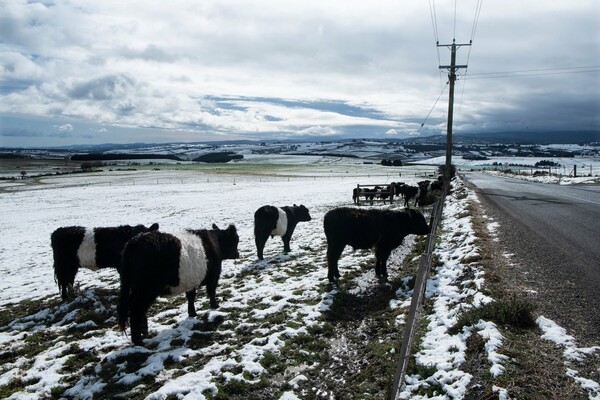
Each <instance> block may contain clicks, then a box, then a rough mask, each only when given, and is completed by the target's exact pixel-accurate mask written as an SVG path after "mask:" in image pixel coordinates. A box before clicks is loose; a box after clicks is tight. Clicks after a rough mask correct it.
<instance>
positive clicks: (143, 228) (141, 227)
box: [133, 223, 158, 236]
mask: <svg viewBox="0 0 600 400" xmlns="http://www.w3.org/2000/svg"><path fill="white" fill-rule="evenodd" d="M157 230H158V223H154V224H152V225H150V228H146V226H145V225H136V226H134V227H133V234H134V236H135V235H137V234H140V233H146V232H152V231H157Z"/></svg>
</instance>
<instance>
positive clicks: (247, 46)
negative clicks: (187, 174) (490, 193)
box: [0, 0, 600, 140]
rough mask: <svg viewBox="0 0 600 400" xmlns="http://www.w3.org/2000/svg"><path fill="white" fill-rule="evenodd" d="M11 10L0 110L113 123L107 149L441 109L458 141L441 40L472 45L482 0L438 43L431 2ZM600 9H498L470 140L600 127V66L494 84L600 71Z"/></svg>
mask: <svg viewBox="0 0 600 400" xmlns="http://www.w3.org/2000/svg"><path fill="white" fill-rule="evenodd" d="M0 2H1V4H2V9H3V12H2V14H0V34H1V35H2V38H3V41H2V44H1V46H0V112H2V113H5V114H10V115H24V116H29V117H30V118H31V119H32V120H33V119H35V118H38V119H39V118H46V119H47V121H48V125H47V128H50V129H45V130H40V131H47V132H49V131H51V130H52V129H51V128H52V127H53V126H54V125H56V124H57V122H56V121H57V120H68V121H76V122H77V126H78V127H79V126H82V125H80V124H91V125H93V124H98V125H101V126H102V127H107V128H110V129H109V131H108V132H97V133H99V134H100V133H101V134H102V136H97V138H98V140H110V139H111V138H113V137H112V136H110V135H113V134H114V135H117V133H116V132H117V129H116V128H127V129H129V128H131V129H133V130H135V129H138V130H139V131H140V132H141V131H142V130H143V129H147V128H156V129H161V130H164V132H165V134H168V135H171V136H169V138H171V137H172V138H176V137H178V135H179V137H182V138H183V137H185V138H187V137H189V136H188V135H190V134H197V135H204V136H206V135H211V134H215V135H219V138H220V139H222V136H227V135H232V137H233V136H234V135H240V134H243V135H245V136H246V137H249V138H252V137H264V136H265V135H276V134H283V133H284V134H286V135H297V136H298V137H299V136H303V135H305V136H309V135H313V134H314V133H313V132H315V131H318V130H322V131H323V132H324V133H323V135H331V134H335V135H340V136H347V137H355V135H359V134H360V135H365V136H380V137H388V136H390V135H394V133H393V132H395V135H397V136H398V137H403V136H408V135H412V134H414V133H415V130H416V129H418V127H419V126H420V124H421V123H422V122H423V121H424V120H425V119H426V117H427V116H428V115H429V118H428V119H427V122H426V124H425V126H424V127H423V128H422V129H421V134H423V135H424V134H427V133H429V132H438V131H443V130H444V124H445V121H446V119H447V116H446V111H447V107H446V104H447V93H448V92H447V88H444V90H445V91H443V90H442V88H443V87H444V85H445V82H446V80H447V77H446V73H445V72H440V71H439V68H438V66H439V64H447V63H448V62H449V59H450V52H449V50H448V49H447V48H445V47H441V48H438V47H436V45H435V40H436V39H438V40H440V41H441V42H442V43H445V42H450V41H451V39H452V37H456V39H457V41H458V42H461V43H464V42H468V40H470V39H471V35H472V31H473V22H474V15H475V7H476V5H477V1H475V0H468V1H464V2H461V4H460V5H457V8H456V10H455V8H454V6H452V5H450V4H447V3H444V2H441V3H439V4H436V21H435V22H436V32H437V37H436V36H435V35H434V30H433V29H432V28H433V25H432V20H431V15H430V9H429V6H428V4H425V3H421V2H410V3H404V4H399V3H398V2H397V1H392V0H382V1H381V2H378V4H377V7H373V6H372V4H369V3H364V2H358V1H350V2H348V1H344V2H342V1H332V2H322V1H317V0H306V1H302V2H292V3H290V2H286V3H279V2H272V1H267V0H257V1H255V2H246V1H238V0H232V1H228V2H220V1H216V0H206V1H203V2H201V3H198V2H196V1H192V0H189V1H188V0H182V1H180V2H178V3H177V7H167V6H165V5H164V4H163V3H160V2H158V3H156V2H146V1H142V2H141V3H140V2H136V3H135V4H133V3H123V2H117V1H111V0H108V1H102V2H79V3H78V4H77V5H76V6H75V5H74V4H73V3H70V2H56V3H54V2H51V1H44V2H18V1H8V0H0ZM599 7H600V6H599V5H598V4H597V2H594V1H593V0H572V1H569V2H566V1H564V2H551V4H548V2H544V1H542V0H532V2H527V4H523V2H520V1H518V0H507V1H505V2H502V4H500V3H498V4H496V3H494V2H492V3H485V4H483V6H482V13H481V16H480V20H479V24H478V25H477V30H476V36H475V37H474V38H473V39H474V41H473V45H472V46H471V47H466V46H465V47H461V48H460V49H459V50H458V53H457V58H458V60H457V62H458V63H467V62H468V64H469V70H468V73H467V71H464V70H461V71H460V80H459V81H458V82H457V87H456V92H455V113H456V115H455V131H457V132H460V131H461V130H489V129H498V130H503V129H515V130H517V129H523V127H525V126H536V127H537V128H538V129H551V130H558V129H561V130H562V129H567V130H569V129H578V130H584V129H600V121H599V118H600V117H599V115H600V113H599V112H598V110H599V101H598V98H599V96H598V93H600V87H599V84H600V81H599V78H598V74H599V73H600V68H596V69H595V70H594V69H592V70H588V71H586V72H585V73H582V70H578V72H579V73H570V74H558V75H548V76H544V75H532V76H529V77H517V78H515V77H511V78H495V79H491V77H490V76H486V75H483V74H485V73H488V72H493V71H500V72H503V71H508V70H509V69H511V70H529V71H535V70H538V69H551V70H552V71H551V72H561V71H563V72H564V71H565V70H560V68H567V67H571V66H575V67H577V66H585V65H587V66H590V65H592V66H593V65H597V62H596V59H595V58H594V56H595V54H597V52H595V51H594V50H597V49H599V48H600V35H599V34H598V33H599V28H598V25H597V21H596V18H595V15H597V12H598V11H600V9H599ZM455 11H456V12H455ZM455 15H456V20H454V16H455ZM66 21H68V23H67V22H66ZM507 27H510V29H507ZM565 32H568V33H569V34H568V35H566V34H565ZM523 38H526V39H523ZM548 43H552V51H551V52H549V51H548V50H547V49H548V47H547V45H548ZM566 71H567V72H577V70H573V69H571V70H568V69H567V70H566ZM477 74H479V75H477ZM471 77H472V78H473V79H471ZM441 92H443V93H442V95H440V93H441ZM438 96H440V99H439V102H438V103H437V105H436V106H435V107H433V105H434V103H435V100H436V99H437V98H438ZM432 107H433V108H432ZM430 112H431V114H429V113H430ZM63 132H65V131H63ZM90 132H91V131H90ZM127 132H131V131H127ZM333 132H335V133H333ZM128 134H129V133H128ZM114 138H115V139H118V140H127V137H126V136H115V137H114Z"/></svg>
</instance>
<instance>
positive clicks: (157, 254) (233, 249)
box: [117, 225, 240, 345]
mask: <svg viewBox="0 0 600 400" xmlns="http://www.w3.org/2000/svg"><path fill="white" fill-rule="evenodd" d="M239 240H240V239H239V236H238V234H237V230H236V228H235V226H234V225H230V226H229V227H228V228H227V229H224V230H221V229H219V228H218V227H217V226H216V225H213V229H212V230H206V229H202V230H192V229H188V230H186V231H183V232H179V233H175V234H169V233H164V232H149V233H144V234H142V235H138V236H136V237H134V238H133V239H131V240H130V241H129V242H128V243H127V245H126V246H125V249H124V250H123V264H122V266H121V292H120V296H119V305H118V310H117V311H118V315H119V327H120V329H121V330H125V326H126V324H127V319H128V318H129V324H130V326H131V340H132V341H133V343H134V344H136V345H142V336H145V335H147V334H148V317H147V315H146V313H147V312H148V309H149V308H150V306H151V305H152V303H153V302H154V300H156V298H157V297H158V296H169V295H176V294H182V293H185V295H186V297H187V300H188V315H189V316H190V317H193V316H195V315H196V307H195V306H194V300H195V298H196V289H197V288H198V287H199V286H201V285H206V291H207V293H208V297H209V299H210V307H211V308H218V307H219V305H218V303H217V299H216V289H217V285H218V282H219V277H220V275H221V264H222V261H223V260H225V259H235V258H239V252H238V243H239Z"/></svg>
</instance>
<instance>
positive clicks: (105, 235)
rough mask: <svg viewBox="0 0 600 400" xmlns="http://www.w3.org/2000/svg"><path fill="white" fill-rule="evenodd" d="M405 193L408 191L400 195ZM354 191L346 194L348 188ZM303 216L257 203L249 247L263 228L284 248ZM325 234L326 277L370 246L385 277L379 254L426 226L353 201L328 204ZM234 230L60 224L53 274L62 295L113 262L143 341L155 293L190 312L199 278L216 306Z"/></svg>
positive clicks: (415, 215)
mask: <svg viewBox="0 0 600 400" xmlns="http://www.w3.org/2000/svg"><path fill="white" fill-rule="evenodd" d="M393 185H397V186H394V187H393V190H394V191H393V193H396V194H398V195H400V194H401V195H403V196H404V198H405V199H406V200H405V201H406V203H405V204H406V205H407V207H408V200H409V199H411V198H415V197H416V198H417V201H418V198H419V196H422V194H421V193H423V190H429V191H431V190H437V189H432V188H434V187H436V182H428V183H427V184H426V185H425V186H424V187H421V186H420V187H419V188H417V194H416V196H414V195H410V193H412V187H411V186H408V185H404V184H395V183H394V184H393ZM408 196H410V197H408ZM353 197H354V196H353ZM310 220H311V216H310V214H309V210H308V209H307V208H306V207H305V206H303V205H299V206H297V205H293V206H286V207H274V206H270V205H268V206H263V207H260V208H259V209H258V210H257V211H256V212H255V214H254V239H255V244H256V250H257V255H258V258H259V259H261V260H262V259H263V249H264V247H265V244H266V242H267V240H268V238H269V236H271V237H274V236H280V237H281V238H282V240H283V246H284V252H289V251H291V249H290V239H291V237H292V234H293V232H294V230H295V228H296V225H297V224H298V223H299V222H307V221H310ZM323 228H324V231H325V236H326V239H327V266H328V274H327V277H328V279H329V281H330V282H332V283H334V282H336V281H337V280H338V279H339V277H340V273H339V270H338V260H339V259H340V257H341V254H342V252H343V250H344V248H345V247H346V246H347V245H349V246H351V247H353V248H354V249H373V250H374V252H375V258H376V264H375V272H376V274H377V276H378V277H382V278H386V277H387V275H388V274H387V266H386V264H387V260H388V258H389V256H390V254H391V252H392V250H394V249H395V248H396V247H398V246H399V245H400V244H401V243H402V241H403V240H404V238H405V237H406V236H407V235H410V234H414V235H426V234H428V233H429V232H430V227H429V226H428V224H427V221H426V219H425V217H424V216H423V214H422V213H421V212H419V211H418V210H414V209H412V210H411V209H409V208H407V209H405V210H391V209H361V208H357V207H340V208H335V209H333V210H330V211H328V212H327V213H326V214H325V216H324V218H323ZM239 240H240V239H239V236H238V233H237V229H236V227H235V226H234V225H230V226H229V227H227V228H226V229H220V228H219V227H217V226H216V225H213V226H212V229H199V230H196V229H187V230H185V231H182V232H178V233H166V232H161V231H159V226H158V224H156V223H155V224H153V225H151V226H150V227H146V226H144V225H137V226H129V225H124V226H118V227H103V228H85V227H80V226H71V227H61V228H58V229H56V230H55V231H54V232H53V233H52V235H51V245H52V250H53V255H54V276H55V280H56V281H57V283H58V287H59V290H60V292H61V296H62V298H63V299H68V298H70V297H72V296H73V284H74V281H75V275H76V274H77V271H78V269H79V268H88V269H91V270H97V269H99V268H108V267H112V268H116V269H117V270H118V272H119V275H120V282H121V284H120V295H119V303H118V307H117V313H118V322H119V327H120V329H121V330H123V331H124V330H125V328H126V325H127V321H128V320H129V325H130V327H131V340H132V342H133V343H134V344H135V345H143V337H145V336H147V335H148V319H147V312H148V309H149V308H150V306H151V305H152V303H153V302H154V301H155V300H156V298H157V297H159V296H168V295H176V294H183V293H185V295H186V297H187V300H188V315H189V316H195V315H196V309H195V306H194V300H195V297H196V289H197V288H199V287H201V286H206V290H207V293H208V297H209V300H210V307H211V308H217V307H218V303H217V299H216V288H217V284H218V281H219V277H220V275H221V265H222V261H223V260H225V259H236V258H239V252H238V243H239Z"/></svg>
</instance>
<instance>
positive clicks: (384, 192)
mask: <svg viewBox="0 0 600 400" xmlns="http://www.w3.org/2000/svg"><path fill="white" fill-rule="evenodd" d="M394 193H395V186H394V185H393V183H392V184H390V185H384V186H379V185H377V186H374V187H372V188H368V187H356V188H354V189H352V201H353V202H354V204H357V205H360V198H361V197H364V198H365V201H368V202H369V204H370V205H373V201H374V200H375V199H381V200H383V204H385V201H386V200H387V199H388V198H389V199H390V201H392V200H393V196H394Z"/></svg>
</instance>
